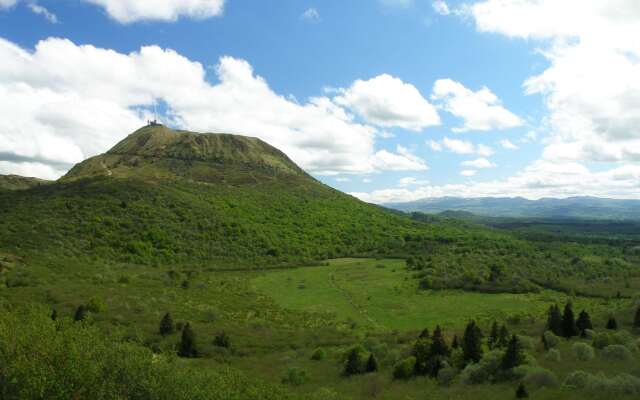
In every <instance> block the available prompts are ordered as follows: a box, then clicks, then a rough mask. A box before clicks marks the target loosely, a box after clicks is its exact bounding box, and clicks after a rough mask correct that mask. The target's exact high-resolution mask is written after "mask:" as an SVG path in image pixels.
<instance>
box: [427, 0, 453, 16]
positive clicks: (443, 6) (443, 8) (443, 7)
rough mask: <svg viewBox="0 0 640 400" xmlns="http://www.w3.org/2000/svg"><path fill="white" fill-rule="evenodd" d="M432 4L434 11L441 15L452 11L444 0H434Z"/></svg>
mask: <svg viewBox="0 0 640 400" xmlns="http://www.w3.org/2000/svg"><path fill="white" fill-rule="evenodd" d="M431 5H432V6H433V9H434V11H435V12H436V13H438V14H440V15H449V14H450V13H451V11H450V10H449V6H448V5H447V3H446V2H445V1H444V0H434V2H433V3H431Z"/></svg>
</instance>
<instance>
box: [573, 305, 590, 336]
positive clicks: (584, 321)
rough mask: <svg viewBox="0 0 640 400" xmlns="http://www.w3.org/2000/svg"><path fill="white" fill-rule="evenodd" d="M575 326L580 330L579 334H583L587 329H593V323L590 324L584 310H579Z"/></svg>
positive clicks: (587, 314)
mask: <svg viewBox="0 0 640 400" xmlns="http://www.w3.org/2000/svg"><path fill="white" fill-rule="evenodd" d="M576 328H578V330H579V331H580V335H581V336H584V335H585V334H586V330H587V329H593V324H591V317H590V316H589V313H587V312H586V311H585V310H582V311H581V312H580V315H578V320H577V321H576Z"/></svg>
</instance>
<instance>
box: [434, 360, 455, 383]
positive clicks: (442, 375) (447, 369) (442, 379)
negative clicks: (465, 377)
mask: <svg viewBox="0 0 640 400" xmlns="http://www.w3.org/2000/svg"><path fill="white" fill-rule="evenodd" d="M457 375H458V370H457V369H455V368H454V367H452V366H450V365H445V366H444V367H443V368H441V369H440V371H438V383H439V384H440V385H442V386H449V385H451V384H452V383H453V381H454V379H455V378H456V376H457Z"/></svg>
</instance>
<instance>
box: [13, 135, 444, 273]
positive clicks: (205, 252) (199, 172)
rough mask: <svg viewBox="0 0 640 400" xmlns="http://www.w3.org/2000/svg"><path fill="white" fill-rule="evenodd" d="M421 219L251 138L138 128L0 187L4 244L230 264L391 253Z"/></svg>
mask: <svg viewBox="0 0 640 400" xmlns="http://www.w3.org/2000/svg"><path fill="white" fill-rule="evenodd" d="M417 231H421V232H431V233H434V232H435V230H434V229H430V228H428V227H426V226H424V224H420V223H417V222H413V221H411V220H410V219H409V218H407V217H405V216H402V215H396V214H395V213H393V212H390V211H387V210H384V209H382V208H380V207H377V206H373V205H370V204H366V203H363V202H361V201H359V200H357V199H355V198H353V197H351V196H348V195H346V194H343V193H341V192H338V191H336V190H334V189H332V188H330V187H328V186H325V185H323V184H321V183H319V182H318V181H316V180H315V179H313V178H312V177H311V176H309V175H307V174H306V173H305V172H304V171H302V170H301V169H300V168H298V167H297V166H296V165H295V164H294V163H293V162H292V161H291V160H289V158H287V156H286V155H284V154H283V153H282V152H280V151H279V150H277V149H275V148H273V147H271V146H269V145H268V144H266V143H264V142H262V141H260V140H258V139H253V138H247V137H242V136H234V135H219V134H196V133H190V132H180V131H172V130H170V129H168V128H165V127H162V126H156V127H146V128H143V129H141V130H138V131H137V132H135V133H133V134H132V135H130V136H129V137H127V138H126V139H125V140H123V141H122V142H120V143H119V144H117V145H116V146H114V148H113V149H111V150H110V151H108V152H107V153H105V154H103V155H100V156H97V157H93V158H91V159H88V160H86V161H84V162H82V163H80V164H78V165H77V166H75V167H74V168H73V169H72V170H71V171H70V172H69V173H68V174H67V175H66V176H65V177H63V178H61V179H60V181H59V182H57V183H55V184H52V185H48V186H43V187H36V188H32V189H30V190H25V191H20V192H9V193H2V194H0V249H1V248H4V249H5V250H8V251H13V252H17V253H25V252H31V253H33V252H45V251H46V252H47V253H54V254H59V255H65V256H70V257H85V256H87V255H89V256H90V257H93V258H99V259H104V260H117V261H125V262H133V263H144V264H157V263H168V264H170V263H177V262H180V263H183V264H205V265H215V266H227V267H244V266H263V265H275V264H282V263H294V262H295V263H299V262H304V261H311V260H318V259H325V258H327V257H333V256H343V255H359V254H362V255H364V254H378V253H389V252H391V250H390V249H393V248H397V245H398V243H400V242H402V241H403V240H404V239H403V237H404V236H405V235H406V234H407V233H411V232H417Z"/></svg>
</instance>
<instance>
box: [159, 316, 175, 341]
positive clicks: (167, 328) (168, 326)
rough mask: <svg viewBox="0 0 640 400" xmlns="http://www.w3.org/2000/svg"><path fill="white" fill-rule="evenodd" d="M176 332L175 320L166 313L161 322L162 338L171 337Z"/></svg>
mask: <svg viewBox="0 0 640 400" xmlns="http://www.w3.org/2000/svg"><path fill="white" fill-rule="evenodd" d="M175 330H176V326H175V324H174V323H173V318H171V314H169V313H166V314H165V315H164V317H162V319H161V320H160V327H159V329H158V331H159V332H160V334H161V335H162V336H167V335H171V334H172V333H174V332H175Z"/></svg>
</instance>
